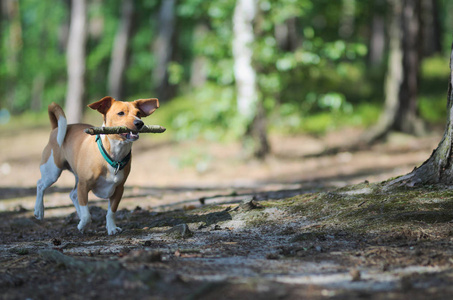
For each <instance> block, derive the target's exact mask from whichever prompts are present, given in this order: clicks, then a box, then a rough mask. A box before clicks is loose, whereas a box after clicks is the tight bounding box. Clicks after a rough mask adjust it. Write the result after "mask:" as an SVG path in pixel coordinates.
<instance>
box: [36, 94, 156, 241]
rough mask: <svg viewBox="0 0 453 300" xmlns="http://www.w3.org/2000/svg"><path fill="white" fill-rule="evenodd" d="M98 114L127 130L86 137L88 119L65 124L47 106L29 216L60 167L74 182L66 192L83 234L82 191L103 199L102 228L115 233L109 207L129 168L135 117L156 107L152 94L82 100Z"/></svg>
mask: <svg viewBox="0 0 453 300" xmlns="http://www.w3.org/2000/svg"><path fill="white" fill-rule="evenodd" d="M88 107H90V108H91V109H94V110H97V111H98V112H100V113H101V114H102V115H103V117H104V123H103V126H107V127H110V126H126V127H127V128H129V129H131V131H130V132H129V133H122V134H110V135H102V134H101V135H98V136H92V135H88V134H86V133H85V132H84V130H85V129H86V128H89V127H91V125H88V124H71V125H67V121H66V116H65V113H64V111H63V109H62V108H61V107H60V106H59V105H58V104H56V103H52V104H50V105H49V107H48V112H49V118H50V124H51V126H52V131H51V132H50V137H49V143H48V144H47V146H46V147H45V148H44V150H43V153H42V159H41V164H40V167H39V169H40V171H41V179H39V180H38V183H37V187H36V204H35V211H34V215H35V217H36V218H37V219H39V220H42V219H43V218H44V201H43V197H44V192H45V191H46V189H47V188H48V187H50V186H51V185H52V184H54V183H55V182H56V181H57V179H58V178H59V177H60V175H61V172H62V171H63V170H69V171H71V172H72V173H73V174H74V176H75V187H74V189H73V190H72V191H71V193H70V198H71V200H72V202H73V203H74V206H75V208H76V210H77V215H78V216H79V219H80V221H79V224H78V225H77V228H78V229H79V230H80V231H81V232H82V233H83V232H84V231H85V229H86V228H87V225H89V224H90V223H91V215H90V212H89V209H88V192H89V191H92V192H93V193H94V194H95V195H96V196H97V197H99V198H104V199H108V200H109V203H108V210H107V216H106V228H107V232H108V234H109V235H114V234H117V233H120V232H121V231H122V230H121V228H120V227H117V226H116V223H115V212H116V210H117V209H118V204H119V203H120V201H121V197H122V196H123V191H124V183H125V182H126V179H127V177H128V175H129V172H130V170H131V148H132V143H133V142H134V141H136V140H137V139H138V138H139V134H138V133H133V132H132V131H138V130H140V129H141V128H142V127H143V126H144V123H143V121H142V120H141V118H143V117H147V116H149V115H150V114H152V113H153V112H154V111H155V110H156V109H157V108H159V100H158V99H154V98H152V99H139V100H135V101H133V102H123V101H117V100H115V99H113V98H112V97H109V96H107V97H104V98H102V99H101V100H99V101H97V102H94V103H91V104H89V105H88Z"/></svg>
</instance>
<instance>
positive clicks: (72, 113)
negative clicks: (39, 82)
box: [66, 0, 87, 123]
mask: <svg viewBox="0 0 453 300" xmlns="http://www.w3.org/2000/svg"><path fill="white" fill-rule="evenodd" d="M86 25H87V13H86V2H85V0H72V6H71V25H70V28H69V37H68V52H67V64H68V90H67V93H66V116H67V118H68V122H69V123H78V122H81V120H82V113H83V96H84V92H85V81H84V80H85V44H86V34H87V28H86Z"/></svg>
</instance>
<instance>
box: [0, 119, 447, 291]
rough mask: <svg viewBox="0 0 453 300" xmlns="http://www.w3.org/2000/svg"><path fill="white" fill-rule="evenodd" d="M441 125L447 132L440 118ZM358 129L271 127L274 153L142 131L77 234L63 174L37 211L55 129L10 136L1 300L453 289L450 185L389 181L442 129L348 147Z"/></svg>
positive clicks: (1, 207)
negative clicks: (112, 219)
mask: <svg viewBox="0 0 453 300" xmlns="http://www.w3.org/2000/svg"><path fill="white" fill-rule="evenodd" d="M440 132H441V130H440ZM359 133H360V132H359V131H358V130H355V129H345V130H341V131H337V132H332V133H330V134H327V135H326V136H324V137H313V136H292V137H280V136H272V137H271V143H272V149H273V154H272V155H271V156H270V157H269V158H267V159H266V160H265V161H264V162H258V161H254V160H247V159H244V157H242V155H241V151H240V145H238V144H235V143H228V144H220V143H211V142H206V141H191V142H183V143H176V142H169V141H165V140H163V139H161V138H155V137H153V136H151V135H148V136H142V137H141V139H140V140H139V141H138V142H136V144H135V145H134V148H133V162H132V163H133V165H132V172H131V175H130V176H129V179H128V182H127V184H126V190H125V195H124V197H123V200H122V202H121V204H120V210H119V211H118V213H117V221H118V222H117V223H118V226H120V227H122V228H123V232H122V233H121V234H119V235H116V236H108V235H107V233H106V230H105V214H106V207H107V204H106V202H105V201H103V200H99V199H97V198H96V197H95V196H90V202H89V205H90V211H91V214H92V218H93V222H92V224H91V227H90V229H89V230H88V232H86V233H85V234H81V233H79V232H78V231H77V228H76V226H77V222H78V220H77V217H76V215H75V213H74V211H75V209H74V207H73V206H72V203H71V201H70V199H69V195H68V194H69V192H70V190H71V188H72V186H73V184H74V179H73V176H72V174H70V173H68V172H67V173H66V174H65V173H64V174H63V175H62V176H61V178H60V180H59V181H58V182H57V183H56V184H55V186H54V187H52V188H50V189H49V190H48V191H47V193H46V197H45V206H46V210H45V219H44V221H37V220H36V219H35V218H34V217H33V207H34V201H35V186H36V181H37V180H38V179H39V168H38V166H39V161H40V155H41V154H40V153H41V150H42V149H43V147H44V146H45V144H46V142H47V136H48V129H47V128H40V127H38V128H29V129H27V130H13V131H8V132H5V131H3V132H2V135H1V136H0V145H1V154H2V155H1V157H0V266H1V268H0V294H1V295H2V296H1V298H2V299H55V298H58V299H61V298H67V299H87V298H88V299H93V298H96V299H111V298H112V297H113V298H118V297H127V298H129V299H301V298H303V299H359V298H360V299H361V298H364V297H366V298H369V299H390V298H392V299H426V298H431V299H445V298H448V297H450V296H451V294H452V292H453V268H452V266H453V223H452V222H451V220H453V201H452V200H451V198H452V197H453V191H451V190H450V189H448V188H439V187H425V188H424V189H404V188H400V189H398V190H394V191H388V190H386V189H385V188H384V186H383V185H382V184H381V182H382V181H383V180H386V179H388V178H391V177H394V176H398V175H402V174H405V173H407V172H409V171H410V170H412V169H413V168H414V166H417V165H420V164H421V163H422V162H423V161H424V160H425V159H427V158H428V156H429V155H430V153H431V151H432V149H434V148H435V147H436V146H437V143H438V142H439V140H440V133H438V134H433V135H431V136H427V137H422V138H414V137H410V136H405V135H400V134H393V135H391V136H390V138H389V139H388V140H387V141H386V142H384V143H381V144H378V145H375V146H373V147H370V148H363V149H356V150H355V151H349V152H348V151H339V152H337V153H331V154H329V155H317V154H318V153H320V152H322V151H323V150H324V149H326V148H329V147H337V146H345V145H346V146H347V145H351V144H352V143H353V142H354V141H355V139H356V138H357V136H358V135H359Z"/></svg>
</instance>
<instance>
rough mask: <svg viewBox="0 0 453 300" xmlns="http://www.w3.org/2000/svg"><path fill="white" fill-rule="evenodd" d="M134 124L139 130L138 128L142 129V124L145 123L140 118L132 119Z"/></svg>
mask: <svg viewBox="0 0 453 300" xmlns="http://www.w3.org/2000/svg"><path fill="white" fill-rule="evenodd" d="M134 125H135V127H136V128H137V129H138V130H140V129H142V127H143V125H145V124H144V123H143V121H142V120H134Z"/></svg>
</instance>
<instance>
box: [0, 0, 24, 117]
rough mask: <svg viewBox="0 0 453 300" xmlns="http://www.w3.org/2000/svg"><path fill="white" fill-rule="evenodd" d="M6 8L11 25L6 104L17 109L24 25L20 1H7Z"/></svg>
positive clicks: (8, 45)
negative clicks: (15, 102) (15, 100)
mask: <svg viewBox="0 0 453 300" xmlns="http://www.w3.org/2000/svg"><path fill="white" fill-rule="evenodd" d="M2 5H4V6H5V7H4V8H5V11H6V16H7V21H8V23H9V24H10V25H9V40H8V42H7V43H6V49H5V57H6V59H5V65H6V71H7V75H8V76H7V80H6V83H5V87H6V97H5V98H6V102H7V105H8V107H10V108H11V109H13V110H14V109H15V107H14V99H15V98H16V81H17V76H18V73H19V54H20V51H21V49H22V44H23V41H22V25H21V16H20V9H19V1H14V0H7V1H5V2H4V3H2Z"/></svg>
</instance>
